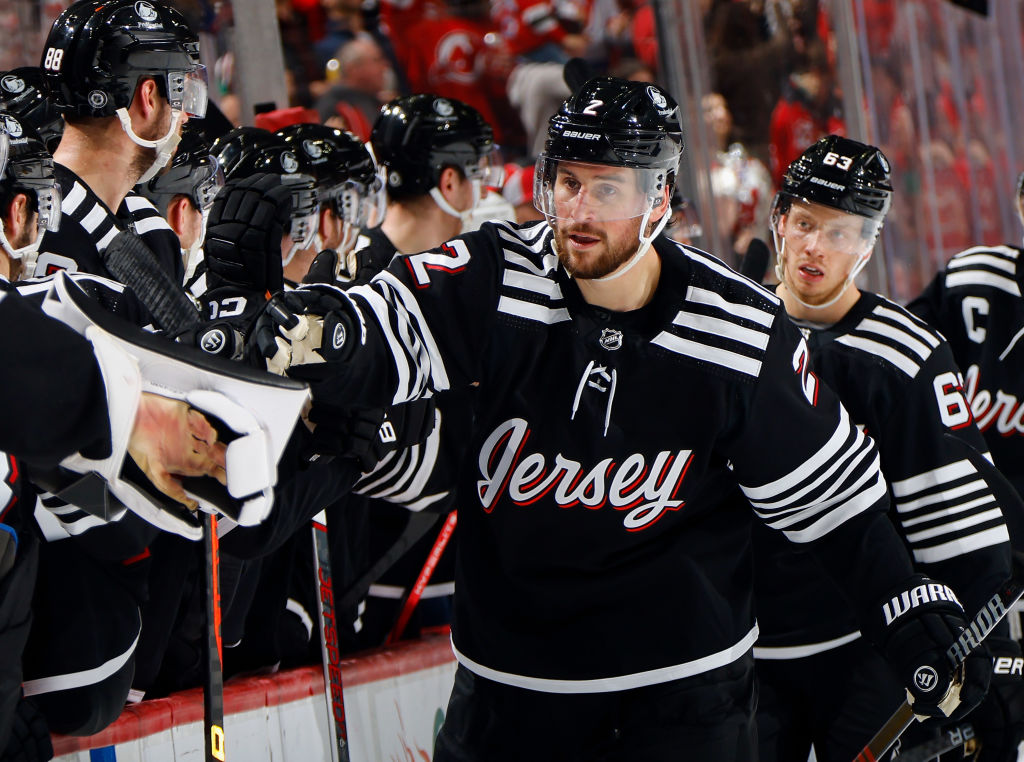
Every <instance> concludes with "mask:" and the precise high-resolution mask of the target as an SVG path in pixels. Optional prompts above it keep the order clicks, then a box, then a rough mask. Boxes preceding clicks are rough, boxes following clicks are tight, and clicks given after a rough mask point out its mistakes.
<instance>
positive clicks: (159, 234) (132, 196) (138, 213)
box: [33, 164, 185, 284]
mask: <svg viewBox="0 0 1024 762" xmlns="http://www.w3.org/2000/svg"><path fill="white" fill-rule="evenodd" d="M53 171H54V175H55V177H56V180H57V186H58V187H59V188H60V191H61V194H62V200H61V205H60V208H61V218H60V228H59V229H58V230H57V231H56V232H52V231H47V232H46V234H45V235H44V236H43V240H42V241H41V242H40V245H39V259H38V260H37V261H36V269H35V272H34V273H33V274H34V275H35V276H36V277H39V276H43V275H49V274H51V273H53V272H56V271H57V270H68V271H69V272H76V271H83V272H87V273H93V274H95V275H102V276H104V277H107V278H109V277H111V275H110V273H109V272H108V271H107V268H106V267H105V266H104V264H103V260H102V258H101V257H100V252H102V251H103V249H105V248H106V247H107V245H108V244H109V243H110V242H111V241H112V240H113V239H114V236H116V235H117V234H118V233H119V232H120V231H121V230H125V229H132V230H134V231H135V232H136V233H137V234H138V235H139V236H140V237H141V238H142V240H143V241H145V243H146V245H147V246H148V247H149V248H150V250H151V251H152V252H153V254H154V255H155V256H156V258H157V261H158V262H159V263H160V266H161V268H162V269H163V270H164V271H165V272H166V273H167V274H168V275H169V276H170V277H171V278H172V280H173V281H174V282H175V283H179V284H180V283H181V282H182V280H183V279H184V276H185V265H184V262H183V261H182V258H181V244H180V242H179V240H178V236H177V234H176V233H175V232H174V230H173V229H172V228H171V226H170V225H169V224H168V223H167V221H166V220H165V219H164V218H163V217H162V216H161V215H160V212H159V211H158V210H157V208H156V207H155V206H153V204H152V203H151V202H150V201H149V200H148V199H147V198H145V197H144V196H140V195H138V194H136V193H135V192H134V191H133V192H130V193H129V194H128V195H127V196H126V197H125V199H124V201H122V202H121V206H120V207H119V208H118V210H117V214H116V215H115V214H113V213H112V212H111V211H110V209H109V208H108V207H107V205H106V204H104V203H103V202H102V201H101V200H100V199H99V197H98V196H96V194H95V193H93V192H92V190H91V189H90V188H89V186H87V185H86V184H85V183H84V182H82V180H81V179H80V178H79V177H78V175H76V174H75V173H74V172H72V171H71V170H70V169H68V168H67V167H65V166H63V165H61V164H54V166H53Z"/></svg>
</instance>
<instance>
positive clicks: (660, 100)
mask: <svg viewBox="0 0 1024 762" xmlns="http://www.w3.org/2000/svg"><path fill="white" fill-rule="evenodd" d="M647 94H648V95H649V96H651V103H653V104H654V107H655V108H665V107H666V106H668V101H667V100H665V96H664V95H662V94H661V93H659V92H658V89H657V88H656V87H655V86H654V85H650V86H648V88H647Z"/></svg>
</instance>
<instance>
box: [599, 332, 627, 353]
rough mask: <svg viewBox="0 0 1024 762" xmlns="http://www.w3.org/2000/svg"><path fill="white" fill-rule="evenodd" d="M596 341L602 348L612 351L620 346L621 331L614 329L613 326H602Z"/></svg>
mask: <svg viewBox="0 0 1024 762" xmlns="http://www.w3.org/2000/svg"><path fill="white" fill-rule="evenodd" d="M597 343H598V344H600V345H601V347H602V348H603V349H607V350H608V351H609V352H614V351H615V350H616V349H620V348H621V347H622V331H616V330H615V329H614V328H602V329H601V336H600V337H599V338H598V340H597Z"/></svg>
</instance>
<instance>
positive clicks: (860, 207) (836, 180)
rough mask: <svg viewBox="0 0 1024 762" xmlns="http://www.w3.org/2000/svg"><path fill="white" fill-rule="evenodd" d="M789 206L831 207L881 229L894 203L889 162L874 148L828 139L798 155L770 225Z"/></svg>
mask: <svg viewBox="0 0 1024 762" xmlns="http://www.w3.org/2000/svg"><path fill="white" fill-rule="evenodd" d="M793 201H804V202H807V203H812V204H821V205H822V206H828V207H832V208H833V209H839V210H840V211H843V212H847V213H848V214H856V215H858V216H860V217H866V218H868V219H870V220H874V221H875V222H877V223H878V224H879V226H880V225H881V223H882V220H883V219H884V218H885V215H886V213H887V212H888V211H889V206H890V205H891V204H892V182H891V178H890V168H889V161H888V160H887V159H886V158H885V154H883V153H882V152H881V151H880V150H878V149H877V148H875V147H874V146H870V145H865V144H864V143H859V142H858V141H856V140H851V139H850V138H844V137H841V136H839V135H826V136H825V137H823V138H821V139H820V140H818V141H817V142H816V143H815V144H814V145H812V146H811V147H810V148H808V149H807V150H806V151H804V152H803V153H802V154H800V156H799V158H797V159H796V161H794V162H793V163H792V164H790V165H789V169H787V170H786V174H785V175H784V176H783V178H782V187H781V188H780V189H779V192H778V193H777V194H776V196H775V201H774V203H773V205H772V220H773V221H776V220H777V219H778V217H779V216H781V215H783V214H785V213H786V212H787V211H788V210H789V207H790V205H791V204H792V203H793Z"/></svg>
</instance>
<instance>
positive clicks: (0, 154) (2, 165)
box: [0, 129, 11, 177]
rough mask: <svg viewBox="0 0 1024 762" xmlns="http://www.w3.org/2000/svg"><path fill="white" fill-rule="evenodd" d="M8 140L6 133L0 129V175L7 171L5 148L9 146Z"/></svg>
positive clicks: (9, 140)
mask: <svg viewBox="0 0 1024 762" xmlns="http://www.w3.org/2000/svg"><path fill="white" fill-rule="evenodd" d="M10 142H11V139H10V138H9V137H7V133H6V132H4V131H3V130H2V129H0V177H3V176H4V172H6V171H7V149H8V148H10Z"/></svg>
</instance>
